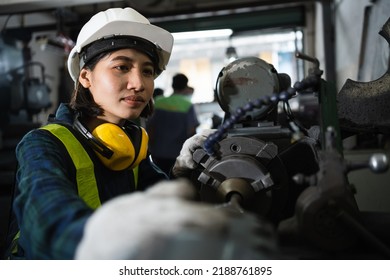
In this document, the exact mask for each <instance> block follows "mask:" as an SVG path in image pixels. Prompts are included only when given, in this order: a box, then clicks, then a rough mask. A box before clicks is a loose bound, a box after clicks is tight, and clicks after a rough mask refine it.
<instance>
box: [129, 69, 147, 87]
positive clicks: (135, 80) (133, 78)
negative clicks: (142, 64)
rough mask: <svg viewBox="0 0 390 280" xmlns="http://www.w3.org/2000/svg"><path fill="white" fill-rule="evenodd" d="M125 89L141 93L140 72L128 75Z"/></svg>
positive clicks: (141, 76)
mask: <svg viewBox="0 0 390 280" xmlns="http://www.w3.org/2000/svg"><path fill="white" fill-rule="evenodd" d="M127 88H128V89H134V90H135V91H142V90H143V89H144V79H143V75H142V73H141V71H138V70H134V71H131V72H130V73H129V77H128V80H127Z"/></svg>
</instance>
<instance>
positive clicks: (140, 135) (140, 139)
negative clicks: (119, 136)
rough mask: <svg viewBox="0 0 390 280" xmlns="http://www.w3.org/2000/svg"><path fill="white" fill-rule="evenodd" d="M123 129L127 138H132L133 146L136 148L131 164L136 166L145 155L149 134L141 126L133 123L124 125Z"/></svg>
mask: <svg viewBox="0 0 390 280" xmlns="http://www.w3.org/2000/svg"><path fill="white" fill-rule="evenodd" d="M125 131H126V133H127V134H128V136H129V138H130V139H132V140H133V144H134V147H135V148H136V151H135V154H136V157H135V158H134V162H133V163H132V166H137V165H138V164H139V163H140V162H141V161H142V160H143V159H145V158H146V157H147V153H148V142H149V135H148V133H147V132H146V130H145V129H144V128H143V127H141V126H138V125H135V124H130V125H128V126H126V127H125ZM137 148H138V149H137Z"/></svg>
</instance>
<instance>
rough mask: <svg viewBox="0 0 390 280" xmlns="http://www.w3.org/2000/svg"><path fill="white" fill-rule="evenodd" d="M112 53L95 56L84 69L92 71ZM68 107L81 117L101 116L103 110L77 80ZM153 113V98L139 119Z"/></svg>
mask: <svg viewBox="0 0 390 280" xmlns="http://www.w3.org/2000/svg"><path fill="white" fill-rule="evenodd" d="M110 53H112V52H105V53H101V54H99V55H97V56H96V57H94V58H93V59H91V60H90V61H89V62H88V63H87V64H86V65H85V66H84V68H87V69H89V70H91V71H92V70H93V69H94V68H95V66H96V64H97V63H98V62H99V61H100V60H101V59H102V58H103V57H105V56H107V55H109V54H110ZM69 105H70V107H71V108H72V109H74V110H75V111H77V112H79V113H81V114H82V115H83V116H89V117H96V116H102V115H103V114H104V110H103V109H102V107H100V105H99V104H97V103H96V102H95V100H94V99H93V96H92V94H91V92H90V91H89V89H87V88H85V87H83V85H82V84H81V83H80V81H78V80H77V82H76V86H75V89H74V90H73V93H72V96H71V99H70V102H69ZM153 112H154V101H153V97H152V98H151V99H150V100H149V102H148V105H147V106H146V107H145V108H144V109H143V110H142V112H141V114H140V117H143V118H147V117H149V116H151V115H152V114H153Z"/></svg>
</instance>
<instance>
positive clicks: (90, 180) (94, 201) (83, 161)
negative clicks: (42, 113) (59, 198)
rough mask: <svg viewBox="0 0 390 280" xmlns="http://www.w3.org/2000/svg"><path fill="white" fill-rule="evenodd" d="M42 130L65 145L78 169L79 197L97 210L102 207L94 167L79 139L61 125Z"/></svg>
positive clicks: (48, 126) (49, 125) (51, 125)
mask: <svg viewBox="0 0 390 280" xmlns="http://www.w3.org/2000/svg"><path fill="white" fill-rule="evenodd" d="M41 129H45V130H48V131H50V133H51V134H53V135H54V136H56V137H57V138H58V139H59V140H60V141H61V142H62V143H63V144H64V145H65V148H66V150H67V151H68V153H69V155H70V157H71V158H72V161H73V164H74V166H75V168H76V182H77V190H78V193H79V196H80V197H81V198H82V199H83V200H84V201H85V203H86V204H87V205H88V206H89V207H91V208H93V209H96V208H98V207H99V206H100V205H101V202H100V198H99V191H98V188H97V184H96V178H95V172H94V165H93V162H92V160H91V158H90V157H89V155H88V153H87V152H86V151H85V149H84V147H83V146H82V145H81V144H80V142H79V141H78V140H77V138H76V137H75V136H74V135H73V133H72V132H70V131H69V130H68V129H67V128H66V127H64V126H63V125H60V124H48V125H46V126H44V127H41Z"/></svg>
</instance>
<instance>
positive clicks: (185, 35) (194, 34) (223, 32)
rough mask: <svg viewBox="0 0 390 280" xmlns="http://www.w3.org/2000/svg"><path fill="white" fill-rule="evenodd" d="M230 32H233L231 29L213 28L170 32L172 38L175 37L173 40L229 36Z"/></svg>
mask: <svg viewBox="0 0 390 280" xmlns="http://www.w3.org/2000/svg"><path fill="white" fill-rule="evenodd" d="M232 34H233V30H231V29H214V30H204V31H190V32H178V33H172V35H173V38H175V41H179V40H191V39H200V38H215V37H229V36H230V35H232Z"/></svg>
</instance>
